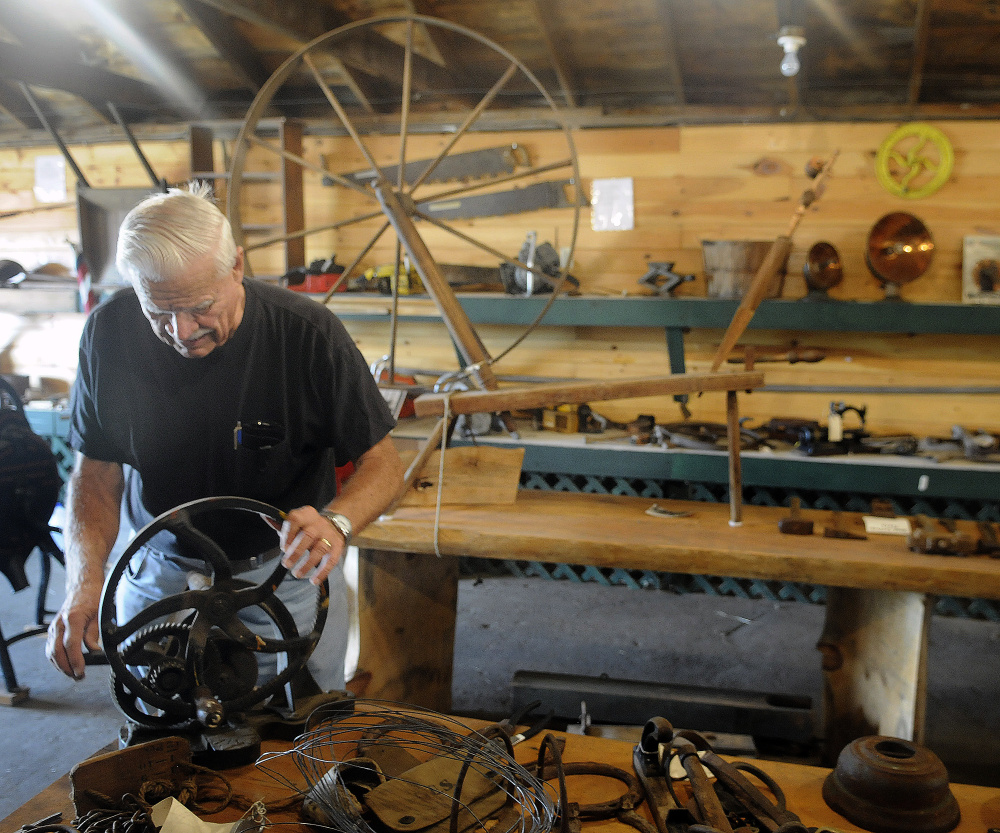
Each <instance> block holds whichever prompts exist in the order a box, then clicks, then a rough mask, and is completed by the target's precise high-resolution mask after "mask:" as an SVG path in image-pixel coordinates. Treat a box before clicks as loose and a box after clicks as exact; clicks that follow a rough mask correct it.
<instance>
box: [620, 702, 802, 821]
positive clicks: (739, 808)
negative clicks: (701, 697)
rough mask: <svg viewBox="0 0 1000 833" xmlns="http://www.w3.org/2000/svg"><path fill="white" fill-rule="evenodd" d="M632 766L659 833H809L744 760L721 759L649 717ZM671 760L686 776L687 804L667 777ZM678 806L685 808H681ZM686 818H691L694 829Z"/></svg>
mask: <svg viewBox="0 0 1000 833" xmlns="http://www.w3.org/2000/svg"><path fill="white" fill-rule="evenodd" d="M632 761H633V764H634V766H635V769H636V773H637V774H638V775H639V780H640V783H641V784H642V785H643V789H644V790H646V797H647V800H648V802H649V806H650V809H651V810H652V811H653V818H654V821H655V822H656V827H657V830H658V831H659V833H675V832H676V833H679V832H680V831H685V830H688V829H691V830H698V831H705V833H733V831H737V830H738V831H745V830H762V831H763V830H767V831H772V833H774V832H775V831H780V833H808V831H807V828H806V827H805V826H804V825H803V824H802V822H801V820H800V819H799V817H798V816H797V815H795V813H793V812H791V811H790V810H788V808H787V806H786V804H785V796H784V793H783V792H782V790H781V787H779V786H778V784H777V783H776V782H775V781H774V780H773V779H772V778H770V777H769V776H768V775H766V774H765V773H764V772H762V771H761V770H760V769H758V768H757V767H755V766H753V765H752V764H749V763H746V762H745V761H737V762H734V763H729V762H728V761H725V760H723V759H722V758H720V757H719V756H718V755H717V754H716V753H715V752H714V751H713V749H712V747H711V744H710V743H709V742H708V741H707V740H706V739H705V738H704V737H703V736H702V735H700V734H699V733H697V732H692V731H686V730H676V731H675V730H674V728H673V727H672V726H671V725H670V722H669V721H667V720H666V719H664V718H662V717H654V718H652V719H651V720H649V721H648V722H647V723H646V725H645V726H644V727H643V730H642V736H641V739H640V741H639V744H638V745H637V746H636V747H635V750H634V751H633V757H632ZM672 761H677V762H679V763H680V765H681V766H682V767H683V769H684V772H685V773H686V774H687V779H688V789H689V790H690V792H691V800H690V801H684V802H681V801H679V800H678V798H677V792H676V788H675V787H674V785H673V782H672V780H671V779H670V778H669V777H668V776H669V773H670V772H671V762H672ZM744 773H747V774H749V775H752V776H753V777H755V778H757V779H758V780H759V781H760V782H761V783H762V784H764V786H765V787H766V788H767V789H768V791H769V792H770V793H771V795H772V796H773V799H772V798H769V797H767V796H766V795H764V793H763V792H762V791H761V790H760V789H759V788H758V787H757V786H755V785H754V784H753V782H751V781H750V779H749V778H748V777H747V775H745V774H744ZM709 775H711V776H713V777H714V781H713V780H710V778H709ZM661 781H662V782H663V784H661V783H660V782H661ZM664 785H665V787H664ZM682 805H683V807H684V808H685V809H681V808H682ZM689 817H693V819H694V822H693V824H692V823H691V822H690V821H689V820H688V819H689Z"/></svg>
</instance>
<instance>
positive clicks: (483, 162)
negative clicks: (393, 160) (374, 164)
mask: <svg viewBox="0 0 1000 833" xmlns="http://www.w3.org/2000/svg"><path fill="white" fill-rule="evenodd" d="M433 161H434V160H433V159H414V160H412V161H410V162H407V163H406V166H405V168H404V169H403V174H404V179H405V181H406V184H407V185H412V184H413V183H414V182H416V181H417V180H418V179H419V178H420V175H421V174H423V172H424V171H425V170H426V169H427V166H428V165H430V164H431V163H432V162H433ZM529 164H530V160H529V158H528V151H527V150H526V149H525V148H523V147H522V146H521V145H519V144H517V143H516V142H512V143H511V144H509V145H499V146H498V147H492V148H483V149H481V150H469V151H466V152H464V153H451V154H449V155H447V156H445V157H444V158H443V159H442V160H441V161H440V162H439V163H438V164H437V166H436V167H435V168H434V170H433V171H431V173H430V175H429V176H428V177H427V179H425V180H424V183H428V182H455V181H464V180H469V179H481V178H483V177H494V176H501V175H503V174H512V173H514V171H515V169H516V168H524V167H527V166H528V165H529ZM382 173H383V174H384V175H385V177H386V179H387V180H388V181H389V182H397V181H398V176H399V165H390V166H386V167H383V168H382ZM341 177H342V178H344V179H349V180H352V181H354V182H357V183H359V184H361V185H367V184H368V183H369V182H371V181H372V180H374V179H376V178H377V177H378V172H377V171H375V170H374V169H372V168H367V169H365V170H361V171H352V172H351V173H346V174H341ZM323 184H324V185H333V184H334V181H333V180H332V179H331V178H329V177H324V178H323Z"/></svg>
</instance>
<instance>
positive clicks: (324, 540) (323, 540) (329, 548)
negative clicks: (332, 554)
mask: <svg viewBox="0 0 1000 833" xmlns="http://www.w3.org/2000/svg"><path fill="white" fill-rule="evenodd" d="M319 540H320V541H322V542H323V543H324V544H326V548H327V549H328V550H332V549H333V544H331V543H330V542H329V541H327V540H326V538H320V539H319Z"/></svg>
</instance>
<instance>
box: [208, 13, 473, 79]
mask: <svg viewBox="0 0 1000 833" xmlns="http://www.w3.org/2000/svg"><path fill="white" fill-rule="evenodd" d="M201 1H202V2H204V3H205V4H206V5H209V6H211V7H213V8H215V9H217V10H218V11H220V12H223V13H224V14H227V15H230V16H231V17H235V18H238V19H239V20H243V21H245V22H246V23H250V24H253V25H254V26H259V27H261V28H263V29H267V30H270V31H272V32H275V33H277V34H280V35H283V36H285V37H288V38H291V39H293V40H297V41H300V42H302V43H308V42H309V41H312V40H314V39H316V38H318V37H319V36H320V35H324V34H326V33H327V32H329V31H332V30H333V29H337V28H339V27H341V26H345V25H347V24H349V23H353V22H355V21H353V20H352V19H351V18H349V17H347V16H346V15H344V14H340V13H338V12H336V11H335V10H333V9H331V8H329V7H327V6H322V5H321V4H318V3H305V4H301V5H299V4H290V3H282V2H280V0H201ZM336 58H337V60H338V61H340V62H341V63H343V64H344V66H345V67H348V68H350V69H351V70H354V71H358V72H363V73H365V74H366V75H369V76H371V77H373V78H380V79H382V80H383V81H387V82H389V83H390V84H392V85H394V86H396V87H399V88H401V87H402V83H403V47H401V46H400V45H399V44H397V43H396V42H395V41H392V40H389V38H386V37H383V36H382V35H380V34H378V33H377V32H370V33H369V34H368V37H367V38H366V39H365V40H364V41H363V42H362V40H361V38H360V37H351V38H347V39H345V42H344V43H343V45H338V47H337V52H336ZM350 83H353V84H354V85H357V87H358V89H361V88H362V87H361V84H360V82H359V79H358V78H357V77H353V78H352V79H351V82H350ZM454 84H455V78H454V77H453V76H452V75H451V74H450V73H448V72H447V71H445V70H443V69H442V68H441V67H439V66H438V65H437V64H435V63H434V62H433V61H429V60H427V59H426V58H424V57H423V56H421V55H418V54H414V56H413V89H414V91H425V92H427V91H434V90H447V89H452V88H453V86H454Z"/></svg>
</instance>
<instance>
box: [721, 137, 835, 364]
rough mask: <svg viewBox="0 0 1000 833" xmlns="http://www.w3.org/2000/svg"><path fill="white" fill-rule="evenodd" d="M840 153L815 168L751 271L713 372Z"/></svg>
mask: <svg viewBox="0 0 1000 833" xmlns="http://www.w3.org/2000/svg"><path fill="white" fill-rule="evenodd" d="M839 153H840V151H839V150H838V151H835V152H834V154H833V156H831V157H830V160H829V161H828V162H826V163H824V164H823V165H822V167H820V168H819V169H818V171H819V172H818V173H817V174H816V176H815V179H814V180H813V184H812V186H811V187H810V188H807V189H806V190H805V191H804V192H803V193H802V197H801V198H800V199H799V204H798V205H797V206H796V208H795V213H794V214H793V215H792V219H791V222H790V223H789V224H788V231H787V232H786V233H785V234H783V235H781V236H780V237H778V238H777V239H776V240H775V241H774V242H773V243H772V244H771V248H770V249H769V250H768V252H767V257H765V258H764V262H763V263H761V265H760V268H758V269H757V272H756V274H754V276H753V280H752V281H751V282H750V288H749V289H748V290H747V293H746V295H744V296H743V300H742V301H741V302H740V305H739V307H737V309H736V314H735V315H734V316H733V320H732V321H731V322H729V327H728V328H727V329H726V332H725V333H724V334H723V336H722V343H721V344H720V345H719V349H718V350H716V352H715V358H714V359H712V368H711V369H712V372H713V373H714V372H715V371H717V370H718V369H719V367H720V366H721V365H722V363H723V362H724V361H725V360H726V357H727V356H728V355H729V353H730V352H731V351H732V349H733V347H734V346H735V345H736V342H737V341H739V339H740V336H742V335H743V333H744V332H745V331H746V328H747V326H749V324H750V319H751V318H753V316H754V313H755V312H756V311H757V307H759V306H760V302H761V301H763V300H764V298H766V297H767V295H768V292H769V291H770V289H771V287H772V286H773V285H774V281H775V280H776V278H777V276H778V272H779V271H780V270H781V267H782V265H783V264H784V263H785V261H786V260H787V259H788V253H789V252H790V251H791V250H792V235H793V234H794V233H795V229H796V228H798V225H799V221H800V220H801V219H802V215H803V214H805V213H806V209H808V208H809V206H810V205H812V204H813V203H814V202H816V200H817V199H818V198H819V195H820V194H821V193H822V189H823V182H824V180H825V179H826V177H827V175H828V174H829V173H830V168H832V167H833V163H834V161H835V160H836V159H837V156H838V155H839ZM810 165H812V166H814V167H813V170H815V169H816V167H815V165H816V163H814V162H810Z"/></svg>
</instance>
